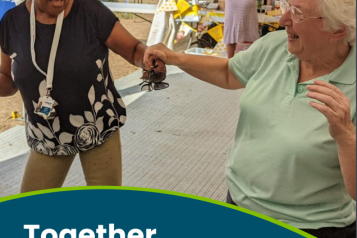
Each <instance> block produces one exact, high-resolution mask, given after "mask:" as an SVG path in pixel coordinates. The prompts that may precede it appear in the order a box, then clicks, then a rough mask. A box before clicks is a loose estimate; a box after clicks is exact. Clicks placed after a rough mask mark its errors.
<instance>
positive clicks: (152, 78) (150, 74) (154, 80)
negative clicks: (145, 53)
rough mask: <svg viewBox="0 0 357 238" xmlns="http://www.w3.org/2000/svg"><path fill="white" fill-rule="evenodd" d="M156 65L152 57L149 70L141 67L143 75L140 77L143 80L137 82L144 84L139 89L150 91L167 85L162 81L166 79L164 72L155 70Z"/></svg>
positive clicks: (167, 85)
mask: <svg viewBox="0 0 357 238" xmlns="http://www.w3.org/2000/svg"><path fill="white" fill-rule="evenodd" d="M157 67H158V65H156V61H155V59H154V60H153V61H152V66H151V69H150V70H147V69H143V76H142V77H141V78H140V79H142V80H143V82H142V83H141V84H139V85H142V84H144V85H143V86H141V91H148V92H151V91H152V90H161V89H165V88H168V87H169V84H168V83H164V82H162V81H164V80H165V79H166V74H165V73H163V72H155V69H156V68H157Z"/></svg>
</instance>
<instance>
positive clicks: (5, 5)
mask: <svg viewBox="0 0 357 238" xmlns="http://www.w3.org/2000/svg"><path fill="white" fill-rule="evenodd" d="M15 6H16V5H15V2H12V1H10V0H7V1H6V0H0V20H1V19H2V17H3V16H4V14H5V13H6V12H7V11H8V10H9V9H11V8H13V7H15Z"/></svg>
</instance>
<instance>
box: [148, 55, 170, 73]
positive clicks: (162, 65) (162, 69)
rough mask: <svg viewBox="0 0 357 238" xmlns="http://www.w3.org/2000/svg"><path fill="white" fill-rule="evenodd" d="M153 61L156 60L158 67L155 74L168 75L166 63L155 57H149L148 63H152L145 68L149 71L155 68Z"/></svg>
mask: <svg viewBox="0 0 357 238" xmlns="http://www.w3.org/2000/svg"><path fill="white" fill-rule="evenodd" d="M153 60H155V65H157V67H156V68H155V72H163V73H165V74H166V65H165V63H164V62H162V61H161V60H160V59H158V58H156V57H155V56H153V55H152V56H150V57H149V59H148V62H150V63H147V64H146V65H145V68H146V69H147V70H150V68H151V66H153V65H152V62H153ZM144 63H145V62H144Z"/></svg>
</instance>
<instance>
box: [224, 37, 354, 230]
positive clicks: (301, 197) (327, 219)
mask: <svg viewBox="0 0 357 238" xmlns="http://www.w3.org/2000/svg"><path fill="white" fill-rule="evenodd" d="M229 67H230V69H231V71H232V72H233V73H234V74H235V76H236V77H237V78H238V79H239V80H240V81H241V82H242V83H243V84H244V85H245V86H246V89H245V92H244V93H243V95H242V97H241V101H240V111H241V112H240V117H239V121H238V126H237V131H236V136H235V141H234V145H233V147H232V149H231V151H230V153H229V157H228V162H227V167H226V176H227V183H228V188H229V191H230V193H231V196H232V199H233V201H234V202H235V203H236V204H237V205H238V206H241V207H244V208H247V209H250V210H252V211H256V212H258V213H261V214H264V215H267V216H269V217H272V218H275V219H277V220H280V221H282V222H285V223H288V224H290V225H292V226H294V227H297V228H301V229H304V228H305V229H307V228H310V229H317V228H321V227H344V226H347V225H350V224H352V223H353V222H354V221H355V220H356V212H355V210H356V202H355V201H354V200H353V199H352V198H351V197H350V196H349V194H348V192H347V190H346V188H345V186H344V182H343V178H342V174H341V170H340V165H339V159H338V151H337V149H338V147H337V144H336V142H335V141H334V139H333V138H332V137H331V136H330V134H329V130H328V122H327V119H326V117H325V116H324V115H323V114H321V113H320V112H319V111H317V110H316V109H314V108H312V107H311V106H310V105H309V101H311V99H310V98H308V97H307V96H306V92H307V89H306V85H308V84H313V80H311V81H308V82H304V83H299V84H297V80H298V75H299V59H298V58H296V57H295V56H294V55H293V54H290V53H289V52H288V51H287V34H286V32H285V31H277V32H273V33H269V34H268V35H266V36H265V37H263V38H261V39H259V40H258V41H256V42H255V43H254V44H253V45H252V46H251V47H250V48H249V49H248V50H247V51H243V52H240V53H238V54H237V55H235V57H233V58H232V59H231V60H230V61H229ZM318 79H320V80H324V81H326V82H329V83H331V84H333V85H335V86H337V87H338V88H340V89H341V90H342V91H343V92H344V94H345V95H347V97H348V98H349V99H350V101H351V115H352V116H351V117H352V118H351V120H352V121H354V122H355V115H356V85H355V82H356V48H355V47H353V48H352V50H351V52H350V54H349V56H348V58H347V59H346V61H345V62H344V63H343V64H342V65H341V66H340V67H339V68H338V69H336V70H335V71H334V72H332V73H331V74H328V75H325V76H323V77H320V78H318Z"/></svg>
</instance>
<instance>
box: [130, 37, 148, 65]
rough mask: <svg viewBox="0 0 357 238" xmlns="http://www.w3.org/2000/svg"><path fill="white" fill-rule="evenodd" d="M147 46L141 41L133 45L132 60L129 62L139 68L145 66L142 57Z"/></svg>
mask: <svg viewBox="0 0 357 238" xmlns="http://www.w3.org/2000/svg"><path fill="white" fill-rule="evenodd" d="M146 48H147V46H146V45H144V44H143V43H139V44H137V45H136V47H135V52H134V61H133V62H131V63H132V64H134V65H136V66H138V67H140V68H142V69H143V68H145V65H144V63H143V58H144V53H145V50H146Z"/></svg>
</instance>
